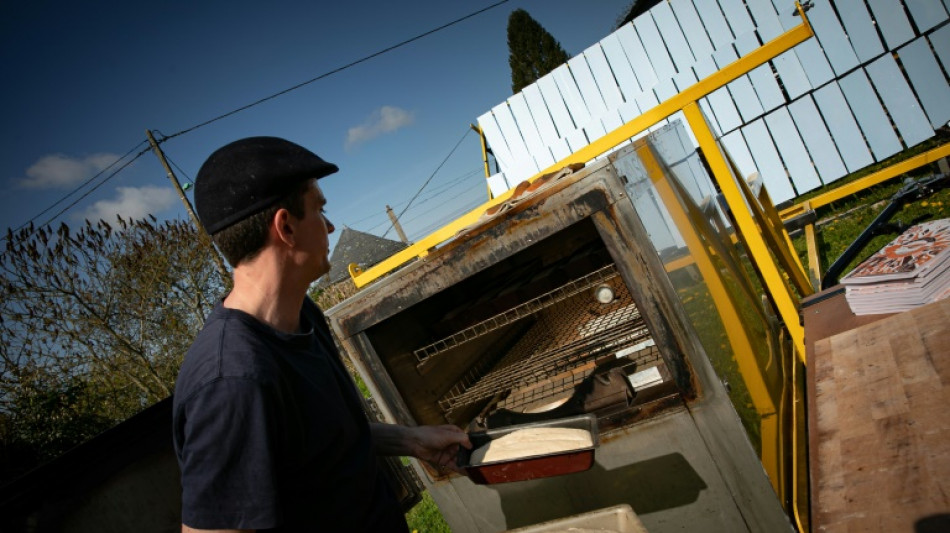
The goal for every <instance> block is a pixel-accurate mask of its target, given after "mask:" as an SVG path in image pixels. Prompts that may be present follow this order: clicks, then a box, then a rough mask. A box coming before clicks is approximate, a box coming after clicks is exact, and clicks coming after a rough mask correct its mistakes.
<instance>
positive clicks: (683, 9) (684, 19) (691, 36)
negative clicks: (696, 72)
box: [670, 0, 715, 61]
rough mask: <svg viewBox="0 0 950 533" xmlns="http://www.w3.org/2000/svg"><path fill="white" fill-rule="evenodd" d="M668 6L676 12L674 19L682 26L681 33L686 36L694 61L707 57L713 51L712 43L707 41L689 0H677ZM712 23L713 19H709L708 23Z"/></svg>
mask: <svg viewBox="0 0 950 533" xmlns="http://www.w3.org/2000/svg"><path fill="white" fill-rule="evenodd" d="M670 6H671V7H672V8H673V12H674V13H676V20H678V21H679V23H680V26H681V27H682V28H683V34H684V35H685V36H686V41H687V42H688V43H689V48H690V50H692V51H693V57H694V58H696V61H699V60H700V59H702V58H704V57H709V55H710V54H712V51H713V47H712V43H711V42H709V37H708V36H707V35H706V30H705V29H704V28H703V21H702V20H700V19H699V14H698V13H696V8H695V7H693V3H692V2H690V1H689V0H679V1H678V2H673V3H672V4H670ZM714 23H715V22H714V21H709V24H714Z"/></svg>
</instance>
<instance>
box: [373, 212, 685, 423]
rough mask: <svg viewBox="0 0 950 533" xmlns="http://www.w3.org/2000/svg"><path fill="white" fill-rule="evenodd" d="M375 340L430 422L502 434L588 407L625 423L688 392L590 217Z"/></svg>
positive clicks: (414, 310) (395, 321) (381, 328)
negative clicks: (501, 429) (680, 388)
mask: <svg viewBox="0 0 950 533" xmlns="http://www.w3.org/2000/svg"><path fill="white" fill-rule="evenodd" d="M366 335H367V337H368V340H369V342H370V343H371V344H372V346H373V348H374V350H375V352H376V354H377V355H378V356H379V359H380V360H381V362H382V363H383V365H384V366H385V368H386V370H387V372H388V374H389V376H390V377H391V379H392V380H393V383H394V385H395V386H396V389H397V390H398V391H399V393H400V396H401V397H402V399H403V401H404V402H405V404H406V405H407V407H408V408H409V410H410V412H411V414H412V415H413V416H414V417H415V419H416V422H418V423H420V424H438V423H446V422H449V423H454V424H457V425H460V426H463V427H466V426H468V427H470V428H479V427H481V428H484V427H487V426H491V427H497V426H500V425H510V424H513V423H523V422H529V421H533V420H541V419H544V418H554V417H558V416H563V415H569V414H573V412H575V411H577V410H581V411H583V412H595V413H596V414H597V415H598V417H603V418H606V419H608V422H609V421H611V420H613V421H614V422H615V424H613V425H617V424H624V423H630V422H632V421H634V420H637V419H639V418H643V417H644V416H647V415H648V413H651V412H655V411H656V410H657V408H656V406H657V405H660V404H663V405H670V404H673V403H675V401H674V402H671V401H670V400H675V399H676V397H677V390H676V386H675V385H674V382H673V380H672V378H671V375H670V372H669V371H668V369H667V368H668V366H667V361H666V360H665V358H664V357H665V355H664V354H663V349H662V347H661V346H657V344H656V342H654V339H653V336H652V335H651V333H650V330H649V328H648V326H647V322H646V321H645V320H644V317H643V316H641V314H640V311H639V309H638V307H637V304H636V302H635V301H634V298H633V296H632V295H631V292H630V291H629V290H628V287H627V286H626V284H625V283H624V281H623V279H622V278H621V276H620V273H619V271H618V270H617V268H616V266H615V265H614V263H613V259H612V258H611V255H610V253H609V252H608V250H607V248H606V246H605V245H604V242H603V240H602V239H601V238H600V236H599V234H598V232H597V230H596V228H595V226H594V224H593V222H592V221H591V220H589V219H585V220H583V221H581V222H578V223H576V224H573V225H571V226H568V227H567V228H565V229H564V230H562V231H560V232H558V233H557V234H555V235H553V236H551V237H549V238H546V239H544V240H541V241H539V242H537V243H534V244H532V245H531V246H529V247H527V248H525V249H523V250H521V251H519V252H517V253H515V254H513V255H511V256H510V257H507V258H506V259H504V260H501V261H498V262H497V263H495V264H493V265H492V266H490V267H489V268H486V269H485V270H482V271H480V272H479V273H477V274H475V275H473V276H470V277H469V278H467V279H465V280H464V281H462V282H460V283H457V284H455V285H452V286H449V287H446V288H445V289H444V290H442V291H441V292H440V293H438V294H436V295H434V296H432V297H430V298H428V299H425V300H423V301H421V302H419V303H417V304H415V305H413V306H412V307H410V308H408V309H406V310H404V311H402V312H400V313H398V314H396V315H394V316H393V317H391V318H389V319H387V320H385V321H383V322H381V323H379V324H377V325H376V326H374V327H372V328H370V329H369V330H367V331H366ZM603 418H602V420H603ZM602 427H610V424H609V423H608V424H606V425H604V424H602Z"/></svg>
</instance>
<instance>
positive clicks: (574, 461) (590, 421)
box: [458, 414, 599, 485]
mask: <svg viewBox="0 0 950 533" xmlns="http://www.w3.org/2000/svg"><path fill="white" fill-rule="evenodd" d="M531 428H571V429H583V430H585V431H589V432H590V436H591V445H590V446H589V447H586V448H577V449H573V450H567V451H564V452H557V453H549V454H541V455H530V456H526V457H519V458H517V459H510V460H505V461H494V462H484V463H478V464H469V463H470V461H471V455H472V451H471V450H466V449H464V448H463V449H461V450H460V451H459V455H458V465H459V466H460V467H461V468H464V469H465V471H466V473H467V474H468V477H469V478H470V479H471V480H472V481H474V482H475V483H478V484H482V485H490V484H493V483H506V482H511V481H525V480H528V479H539V478H545V477H551V476H560V475H563V474H572V473H575V472H583V471H584V470H587V469H589V468H590V467H591V466H593V465H594V449H595V448H596V447H597V445H598V443H599V442H598V439H597V417H596V416H594V415H592V414H587V415H580V416H573V417H569V418H561V419H556V420H546V421H544V422H533V423H530V424H519V425H516V426H507V427H501V428H496V429H489V430H487V431H480V432H475V433H470V434H469V440H470V441H471V442H472V450H474V449H477V448H478V447H480V446H483V445H485V444H488V443H489V442H491V441H492V440H495V439H498V438H501V437H503V436H505V435H507V434H509V433H513V432H515V431H518V430H521V429H531Z"/></svg>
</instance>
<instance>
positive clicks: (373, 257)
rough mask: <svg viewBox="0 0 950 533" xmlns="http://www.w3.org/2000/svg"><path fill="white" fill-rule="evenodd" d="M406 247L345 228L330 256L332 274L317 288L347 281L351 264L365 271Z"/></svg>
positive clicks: (320, 282)
mask: <svg viewBox="0 0 950 533" xmlns="http://www.w3.org/2000/svg"><path fill="white" fill-rule="evenodd" d="M406 246H407V245H406V244H405V243H402V242H399V241H393V240H389V239H384V238H382V237H377V236H376V235H371V234H369V233H363V232H362V231H357V230H355V229H352V228H347V227H344V228H343V232H342V233H340V240H339V241H337V243H336V247H335V248H333V253H332V254H331V255H330V272H329V273H327V275H326V276H324V277H322V278H320V281H318V282H317V286H318V287H325V286H328V285H333V284H334V283H338V282H340V281H342V280H344V279H346V277H347V276H349V264H350V263H356V264H358V265H359V266H360V267H361V268H364V269H365V268H369V267H371V266H373V265H375V264H376V263H379V262H380V261H382V260H383V259H386V258H387V257H389V256H391V255H393V254H394V253H396V252H398V251H400V250H402V249H404V248H406Z"/></svg>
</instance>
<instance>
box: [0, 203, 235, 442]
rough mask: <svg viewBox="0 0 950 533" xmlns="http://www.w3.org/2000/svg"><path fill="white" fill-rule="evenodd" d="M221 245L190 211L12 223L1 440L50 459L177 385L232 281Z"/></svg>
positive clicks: (4, 261) (2, 302)
mask: <svg viewBox="0 0 950 533" xmlns="http://www.w3.org/2000/svg"><path fill="white" fill-rule="evenodd" d="M213 253H214V250H213V249H212V248H211V243H210V241H209V240H208V239H207V238H206V237H203V235H202V234H200V233H199V232H198V231H197V230H195V229H194V228H193V227H192V226H191V225H190V224H189V223H187V222H184V221H168V222H164V223H161V224H159V223H158V222H157V221H156V220H155V219H154V218H151V219H149V220H135V221H132V220H124V219H121V218H119V219H117V221H116V222H115V227H113V225H110V224H108V223H106V222H104V221H99V222H98V223H96V224H92V223H90V222H88V221H87V222H86V224H85V225H84V226H83V227H81V228H80V229H79V230H78V231H72V230H70V229H69V228H68V227H67V226H66V225H65V224H64V225H61V226H60V227H59V229H58V230H52V229H50V228H48V227H42V228H39V229H34V228H33V227H28V228H25V229H23V230H21V231H19V232H17V233H13V232H10V231H8V233H7V242H6V249H5V250H4V251H3V253H2V254H0V273H2V279H0V415H3V417H2V418H3V424H0V425H2V428H0V429H2V430H3V431H0V439H2V442H0V445H3V447H4V448H8V447H10V446H12V447H14V448H16V447H18V446H19V447H22V445H23V443H26V444H28V445H29V446H30V447H31V448H32V449H33V451H34V452H35V456H36V457H37V458H38V459H40V460H42V459H48V458H50V457H53V456H55V455H57V454H59V453H61V452H63V451H65V450H66V449H68V448H70V447H72V446H75V445H76V444H79V443H80V442H82V441H84V440H85V439H87V438H89V437H91V436H93V435H95V434H96V433H98V432H99V431H102V430H104V429H106V428H108V427H110V426H111V425H113V424H115V423H117V422H119V421H122V420H124V419H126V418H128V417H129V416H131V415H133V414H135V413H136V412H138V411H139V410H141V409H142V408H144V407H147V406H148V405H151V404H152V403H155V402H156V401H158V400H160V399H163V398H165V397H167V396H168V395H169V394H171V392H172V389H173V388H174V382H175V378H176V376H177V373H178V368H179V366H180V364H181V360H182V357H183V356H184V353H185V351H186V350H187V349H188V346H189V345H190V343H191V341H192V340H193V338H194V336H195V335H196V334H197V332H198V330H199V329H200V327H201V325H202V324H203V322H204V318H205V316H206V315H207V314H208V312H210V310H211V307H212V306H213V304H214V301H215V298H216V297H217V295H219V294H220V293H221V292H222V291H223V290H224V289H225V288H226V287H225V284H224V283H223V282H222V280H221V279H220V275H219V274H218V272H217V270H216V267H215V263H214V261H213V259H212V257H213V256H212V254H213ZM5 451H6V450H5Z"/></svg>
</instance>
